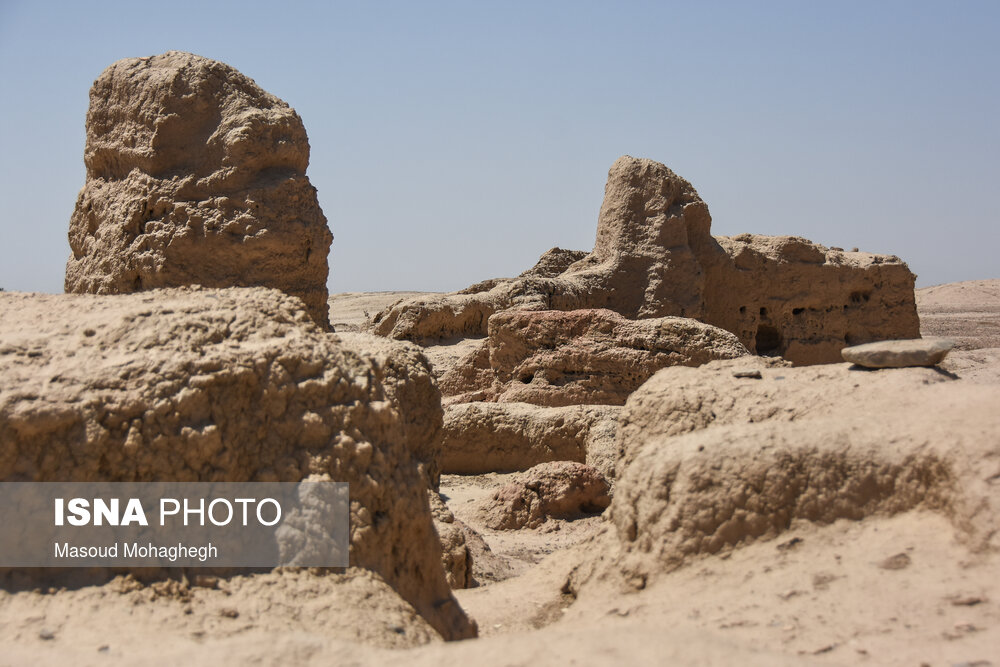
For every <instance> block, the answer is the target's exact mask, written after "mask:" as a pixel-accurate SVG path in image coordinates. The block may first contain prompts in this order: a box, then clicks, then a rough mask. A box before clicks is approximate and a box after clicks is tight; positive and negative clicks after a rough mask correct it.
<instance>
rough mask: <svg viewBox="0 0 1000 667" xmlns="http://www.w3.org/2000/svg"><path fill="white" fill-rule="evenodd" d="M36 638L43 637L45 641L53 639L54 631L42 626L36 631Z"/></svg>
mask: <svg viewBox="0 0 1000 667" xmlns="http://www.w3.org/2000/svg"><path fill="white" fill-rule="evenodd" d="M38 638H39V639H44V640H45V641H49V640H50V639H55V638H56V633H55V632H53V631H52V630H49V629H48V628H42V629H41V630H40V631H39V632H38Z"/></svg>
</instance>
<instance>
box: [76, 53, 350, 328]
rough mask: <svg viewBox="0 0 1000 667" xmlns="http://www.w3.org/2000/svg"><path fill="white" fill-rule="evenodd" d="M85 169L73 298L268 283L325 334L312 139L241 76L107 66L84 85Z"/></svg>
mask: <svg viewBox="0 0 1000 667" xmlns="http://www.w3.org/2000/svg"><path fill="white" fill-rule="evenodd" d="M84 161H85V163H86V167H87V180H86V183H85V185H84V187H83V189H82V190H81V192H80V195H79V197H78V198H77V202H76V208H75V210H74V211H73V215H72V218H71V219H70V228H69V243H70V248H71V249H72V255H71V256H70V258H69V261H68V262H67V264H66V282H65V288H66V291H67V292H78V293H96V294H121V293H129V292H138V291H142V290H147V289H152V288H157V287H179V286H184V285H194V284H199V285H203V286H206V287H251V286H265V287H273V288H276V289H280V290H281V291H283V292H285V293H287V294H291V295H293V296H297V297H299V298H300V299H302V301H304V302H305V304H306V307H307V310H308V312H309V314H310V316H311V317H312V319H313V320H314V321H315V322H316V323H317V324H319V325H320V326H323V327H327V326H329V321H328V314H327V313H328V308H327V289H326V279H327V273H328V269H327V254H328V253H329V250H330V243H331V241H332V240H333V237H332V235H331V234H330V230H329V229H328V228H327V225H326V218H325V217H324V216H323V211H322V210H320V207H319V202H318V201H317V199H316V190H315V188H313V186H312V185H311V184H310V183H309V179H308V178H307V177H306V175H305V173H306V167H307V165H308V163H309V141H308V139H307V137H306V131H305V128H304V127H303V125H302V120H301V119H300V118H299V116H298V114H297V113H295V111H294V110H293V109H292V108H290V107H289V106H288V105H287V104H285V103H284V102H283V101H281V100H280V99H278V98H277V97H275V96H274V95H271V94H269V93H267V92H265V91H264V90H262V89H261V88H260V87H259V86H257V84H255V83H254V82H253V81H251V80H250V79H249V78H247V77H245V76H244V75H242V74H240V73H239V72H238V71H236V70H235V69H233V68H232V67H229V66H228V65H225V64H223V63H220V62H216V61H214V60H209V59H207V58H202V57H200V56H195V55H192V54H189V53H180V52H176V51H171V52H169V53H165V54H162V55H158V56H153V57H150V58H130V59H126V60H120V61H118V62H116V63H114V64H113V65H111V66H110V67H108V69H106V70H105V71H104V72H103V73H102V74H101V76H100V77H98V79H97V81H95V82H94V85H93V87H92V88H91V90H90V108H89V110H88V112H87V144H86V151H85V154H84Z"/></svg>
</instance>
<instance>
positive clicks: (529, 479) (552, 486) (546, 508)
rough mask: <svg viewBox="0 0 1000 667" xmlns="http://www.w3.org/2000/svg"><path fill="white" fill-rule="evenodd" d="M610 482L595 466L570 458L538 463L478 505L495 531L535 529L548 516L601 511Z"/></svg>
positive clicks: (608, 498)
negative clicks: (569, 459) (568, 459)
mask: <svg viewBox="0 0 1000 667" xmlns="http://www.w3.org/2000/svg"><path fill="white" fill-rule="evenodd" d="M610 490H611V486H610V484H608V481H607V480H606V479H604V476H603V475H601V473H599V472H598V471H597V470H596V469H594V468H591V467H590V466H588V465H584V464H582V463H576V462H573V461H553V462H550V463H540V464H539V465H537V466H534V467H532V468H530V469H529V470H527V471H525V472H523V473H520V474H518V475H517V476H516V477H515V479H514V480H513V481H511V482H510V483H509V484H506V485H504V486H503V487H501V488H500V489H498V490H497V491H496V492H495V493H494V494H493V497H492V498H491V499H490V500H488V501H487V502H486V503H485V504H484V505H483V506H482V507H481V508H480V512H481V514H482V518H483V522H484V523H485V524H486V525H487V526H488V527H490V528H492V529H494V530H515V529H518V528H537V527H538V526H540V525H541V524H542V523H544V522H545V521H546V520H548V519H549V518H554V519H574V518H579V517H581V516H585V515H587V514H594V513H597V512H602V511H604V509H605V508H607V506H608V505H609V504H610V503H611V496H610V495H609V492H610Z"/></svg>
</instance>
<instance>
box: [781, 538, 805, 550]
mask: <svg viewBox="0 0 1000 667" xmlns="http://www.w3.org/2000/svg"><path fill="white" fill-rule="evenodd" d="M800 544H802V538H801V537H793V538H792V539H790V540H788V541H787V542H782V543H781V544H779V545H778V546H777V547H775V548H776V549H777V550H778V551H788V550H789V549H794V548H795V547H796V546H798V545H800Z"/></svg>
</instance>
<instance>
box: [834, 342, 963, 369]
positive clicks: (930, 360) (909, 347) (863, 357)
mask: <svg viewBox="0 0 1000 667" xmlns="http://www.w3.org/2000/svg"><path fill="white" fill-rule="evenodd" d="M953 347H955V343H954V341H951V340H948V339H945V338H913V339H908V340H883V341H879V342H877V343H866V344H864V345H855V346H854V347H845V348H844V349H843V350H841V351H840V354H841V356H843V357H844V361H849V362H851V363H852V364H857V365H858V366H864V367H865V368H905V367H907V366H934V365H935V364H938V363H940V362H941V360H943V359H944V358H945V356H946V355H947V354H948V352H950V351H951V349H952V348H953Z"/></svg>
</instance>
